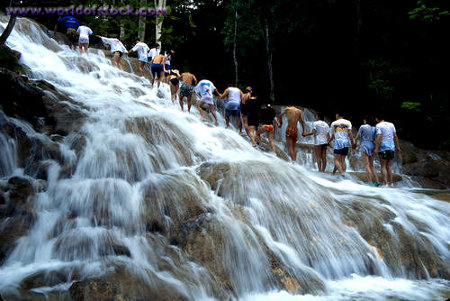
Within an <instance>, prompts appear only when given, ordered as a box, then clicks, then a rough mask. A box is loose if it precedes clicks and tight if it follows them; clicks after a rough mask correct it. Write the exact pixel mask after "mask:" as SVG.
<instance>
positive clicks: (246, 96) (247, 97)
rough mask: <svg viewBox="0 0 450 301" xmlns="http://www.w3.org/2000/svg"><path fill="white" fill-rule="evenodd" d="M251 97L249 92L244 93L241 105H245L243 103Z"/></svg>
mask: <svg viewBox="0 0 450 301" xmlns="http://www.w3.org/2000/svg"><path fill="white" fill-rule="evenodd" d="M251 96H252V95H251V94H250V93H249V92H247V93H245V94H244V95H243V96H242V98H241V103H242V104H244V105H245V102H246V101H247V99H250V97H251Z"/></svg>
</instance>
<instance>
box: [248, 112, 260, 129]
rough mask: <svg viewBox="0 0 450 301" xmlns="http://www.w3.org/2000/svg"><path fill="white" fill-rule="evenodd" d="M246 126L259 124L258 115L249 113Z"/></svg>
mask: <svg viewBox="0 0 450 301" xmlns="http://www.w3.org/2000/svg"><path fill="white" fill-rule="evenodd" d="M247 123H248V126H256V127H258V125H259V116H254V115H249V116H248V119H247Z"/></svg>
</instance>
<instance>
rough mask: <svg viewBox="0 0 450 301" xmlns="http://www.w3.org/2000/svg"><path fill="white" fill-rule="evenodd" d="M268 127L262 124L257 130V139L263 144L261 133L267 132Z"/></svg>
mask: <svg viewBox="0 0 450 301" xmlns="http://www.w3.org/2000/svg"><path fill="white" fill-rule="evenodd" d="M265 132H266V129H265V128H264V125H262V126H260V127H259V128H258V130H257V131H256V141H257V142H258V144H261V134H263V133H265Z"/></svg>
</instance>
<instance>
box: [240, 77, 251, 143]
mask: <svg viewBox="0 0 450 301" xmlns="http://www.w3.org/2000/svg"><path fill="white" fill-rule="evenodd" d="M252 90H253V89H252V87H250V86H248V87H247V88H245V93H244V95H243V96H242V98H241V106H240V111H241V116H242V121H243V122H244V129H245V132H246V133H247V135H248V136H249V137H250V134H249V129H248V110H247V100H249V99H250V98H251V97H252Z"/></svg>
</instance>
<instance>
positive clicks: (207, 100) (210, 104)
mask: <svg viewBox="0 0 450 301" xmlns="http://www.w3.org/2000/svg"><path fill="white" fill-rule="evenodd" d="M195 92H196V93H198V94H200V97H201V98H200V101H199V102H198V103H197V107H198V110H199V111H200V114H201V118H203V114H202V112H204V113H206V111H205V108H206V107H207V108H208V109H209V111H210V112H211V113H212V114H213V116H214V119H215V121H216V122H215V125H218V124H219V120H218V119H217V115H216V112H215V111H214V96H213V95H214V92H215V93H217V95H219V97H222V95H221V94H220V93H219V91H217V88H216V87H215V86H214V84H213V83H212V82H211V81H209V80H207V79H203V80H201V81H200V82H199V83H198V85H197V86H196V87H195Z"/></svg>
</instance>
